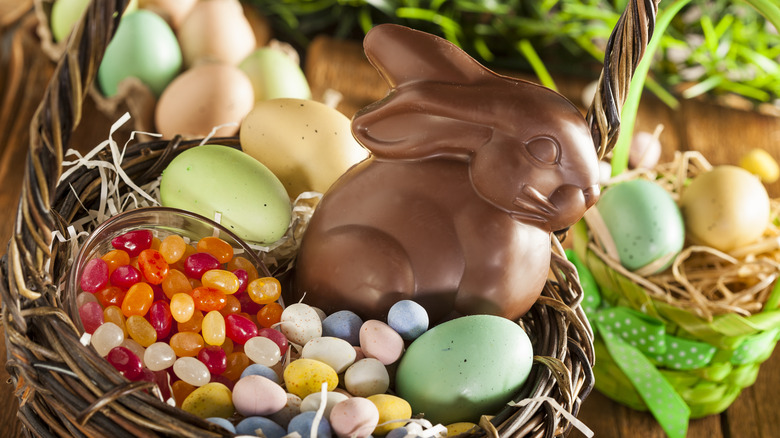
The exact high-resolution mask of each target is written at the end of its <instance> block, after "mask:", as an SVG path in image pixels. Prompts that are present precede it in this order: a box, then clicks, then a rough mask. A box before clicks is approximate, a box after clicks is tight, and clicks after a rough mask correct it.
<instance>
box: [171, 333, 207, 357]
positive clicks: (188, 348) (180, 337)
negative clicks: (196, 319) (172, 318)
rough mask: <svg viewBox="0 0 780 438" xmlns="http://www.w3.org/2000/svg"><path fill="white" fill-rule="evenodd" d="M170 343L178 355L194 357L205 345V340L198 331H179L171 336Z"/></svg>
mask: <svg viewBox="0 0 780 438" xmlns="http://www.w3.org/2000/svg"><path fill="white" fill-rule="evenodd" d="M170 345H171V348H173V351H174V352H175V353H176V356H178V357H195V356H197V355H198V353H199V352H200V350H201V349H202V348H203V347H204V346H205V342H204V341H203V336H201V335H200V333H195V332H179V333H176V334H174V335H173V336H171V340H170Z"/></svg>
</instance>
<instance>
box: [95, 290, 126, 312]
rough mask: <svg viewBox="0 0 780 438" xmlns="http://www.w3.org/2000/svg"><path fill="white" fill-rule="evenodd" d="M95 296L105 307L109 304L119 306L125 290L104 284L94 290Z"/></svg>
mask: <svg viewBox="0 0 780 438" xmlns="http://www.w3.org/2000/svg"><path fill="white" fill-rule="evenodd" d="M95 298H97V299H98V301H99V302H100V304H101V305H102V306H103V307H104V308H106V307H109V306H121V305H122V300H124V299H125V291H124V290H123V289H122V288H119V287H116V286H106V287H104V288H103V289H100V290H99V291H97V292H95Z"/></svg>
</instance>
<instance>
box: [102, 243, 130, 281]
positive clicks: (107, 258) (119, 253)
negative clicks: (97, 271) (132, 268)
mask: <svg viewBox="0 0 780 438" xmlns="http://www.w3.org/2000/svg"><path fill="white" fill-rule="evenodd" d="M100 258H101V259H103V261H104V262H106V264H107V265H108V275H111V274H112V273H113V272H114V270H116V268H118V267H120V266H124V265H129V264H130V255H129V254H128V253H127V251H124V250H121V249H114V250H111V251H109V252H107V253H105V254H103V257H100Z"/></svg>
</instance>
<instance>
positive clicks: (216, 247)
mask: <svg viewBox="0 0 780 438" xmlns="http://www.w3.org/2000/svg"><path fill="white" fill-rule="evenodd" d="M196 248H197V250H198V252H205V253H209V254H211V255H212V256H214V258H215V259H217V260H218V261H219V263H227V262H229V261H230V260H231V259H232V258H233V247H232V246H230V244H229V243H227V242H225V241H224V240H222V239H220V238H219V237H214V236H209V237H204V238H202V239H200V240H199V241H198V246H197V247H196Z"/></svg>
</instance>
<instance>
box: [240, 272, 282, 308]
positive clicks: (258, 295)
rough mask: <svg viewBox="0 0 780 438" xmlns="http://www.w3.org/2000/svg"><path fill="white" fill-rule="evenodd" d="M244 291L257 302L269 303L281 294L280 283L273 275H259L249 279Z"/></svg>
mask: <svg viewBox="0 0 780 438" xmlns="http://www.w3.org/2000/svg"><path fill="white" fill-rule="evenodd" d="M246 292H247V293H248V294H249V297H250V298H252V301H254V302H256V303H257V304H269V303H273V302H274V301H276V300H278V299H279V297H280V296H281V295H282V285H281V284H280V283H279V280H277V279H276V278H274V277H261V278H258V279H255V280H252V281H250V282H249V285H248V286H247V287H246Z"/></svg>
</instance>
